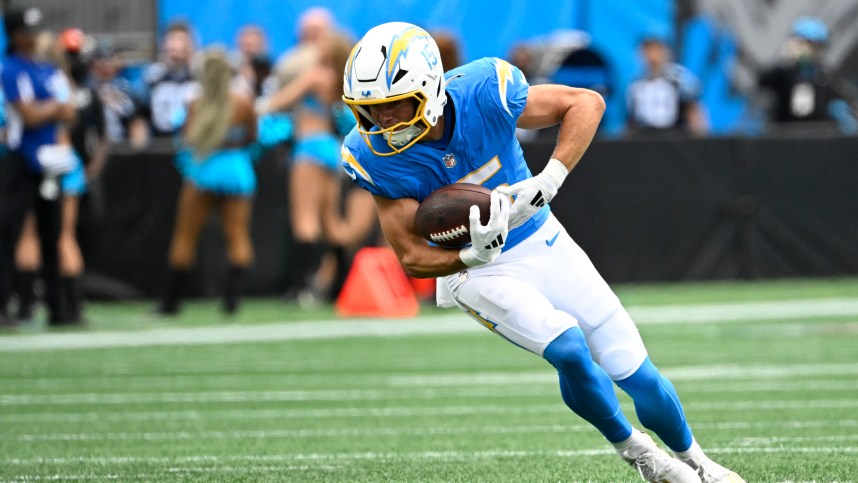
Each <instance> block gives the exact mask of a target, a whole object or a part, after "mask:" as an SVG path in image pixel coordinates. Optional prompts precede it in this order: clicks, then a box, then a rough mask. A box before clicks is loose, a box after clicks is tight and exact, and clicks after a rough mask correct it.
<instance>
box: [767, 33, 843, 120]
mask: <svg viewBox="0 0 858 483" xmlns="http://www.w3.org/2000/svg"><path fill="white" fill-rule="evenodd" d="M827 41H828V27H827V26H826V25H825V23H823V22H822V21H821V20H820V19H818V18H816V17H800V18H799V19H797V20H796V21H795V22H794V23H793V27H792V34H791V35H790V37H789V39H787V42H786V44H785V45H784V53H783V54H784V55H783V59H781V61H780V62H778V63H777V64H776V65H775V66H774V67H772V68H770V69H768V70H766V71H765V72H763V74H762V75H761V76H760V78H759V84H760V86H761V87H762V88H764V89H767V90H769V91H771V93H772V94H773V95H774V99H773V102H772V104H771V106H770V109H769V119H770V120H771V121H773V122H777V123H786V122H796V121H832V122H833V118H832V116H831V115H830V114H829V104H830V103H831V102H832V101H833V100H834V99H835V98H836V97H837V96H836V94H835V92H834V89H833V87H832V79H831V75H830V73H829V72H828V71H827V69H826V68H825V66H824V65H823V64H822V55H821V54H822V52H823V50H824V49H825V45H826V43H827Z"/></svg>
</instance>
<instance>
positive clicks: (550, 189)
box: [495, 158, 569, 229]
mask: <svg viewBox="0 0 858 483" xmlns="http://www.w3.org/2000/svg"><path fill="white" fill-rule="evenodd" d="M568 174H569V169H568V168H566V165H564V164H563V163H562V162H561V161H560V160H557V159H554V158H551V160H550V161H548V165H547V166H545V169H543V170H542V172H541V173H539V174H538V175H536V176H534V177H532V178H528V179H526V180H524V181H519V182H518V183H516V184H514V185H512V186H498V187H497V188H495V189H496V190H497V191H498V192H500V193H502V194H505V195H508V196H512V195H515V202H513V204H512V210H511V211H510V215H509V227H510V229H512V228H517V227H519V226H521V225H523V224H524V222H526V221H527V220H529V219H530V217H531V216H533V215H535V214H536V212H537V211H539V210H540V209H541V208H542V207H543V206H545V205H546V204H547V203H549V202H551V200H552V199H554V195H556V194H557V190H558V189H560V185H561V184H563V180H564V179H566V176H567V175H568Z"/></svg>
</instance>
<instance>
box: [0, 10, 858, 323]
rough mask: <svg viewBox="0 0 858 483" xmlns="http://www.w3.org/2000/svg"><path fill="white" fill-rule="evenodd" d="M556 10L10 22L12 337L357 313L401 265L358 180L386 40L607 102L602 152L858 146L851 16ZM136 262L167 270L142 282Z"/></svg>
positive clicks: (37, 16)
mask: <svg viewBox="0 0 858 483" xmlns="http://www.w3.org/2000/svg"><path fill="white" fill-rule="evenodd" d="M537 3H538V5H534V4H532V2H517V1H515V0H509V1H501V2H500V3H498V2H497V1H493V2H481V1H465V0H462V1H453V2H444V3H441V4H431V3H425V4H424V3H421V2H410V3H408V4H405V5H402V6H400V7H397V8H396V9H395V10H394V9H390V8H386V7H385V8H378V5H377V4H372V3H370V2H365V1H352V2H310V1H295V2H280V1H276V0H266V1H254V2H239V1H232V0H228V1H225V0H220V1H213V0H186V1H173V0H146V1H143V0H140V1H135V2H118V1H110V0H41V1H40V0H31V1H19V0H11V1H6V2H4V3H3V20H4V33H5V35H4V37H3V39H2V40H0V43H2V46H3V47H4V48H5V50H6V54H7V56H6V58H5V59H4V61H3V94H4V97H5V101H6V108H5V109H4V116H3V126H4V133H3V136H4V137H3V142H4V150H5V154H4V156H3V158H2V161H0V174H2V180H3V184H2V185H0V189H2V192H0V197H2V198H0V200H2V203H3V206H2V208H0V223H2V227H0V228H2V230H0V233H2V237H0V252H2V257H3V259H2V260H0V267H2V271H0V322H2V324H5V325H15V324H19V323H22V322H25V321H27V320H31V319H32V318H33V316H34V307H37V305H36V304H37V303H38V301H39V300H42V301H43V302H44V306H45V307H47V309H48V310H47V317H48V320H49V323H51V324H55V325H65V324H80V323H83V322H84V321H85V311H84V304H83V301H84V300H85V299H86V298H88V297H102V298H133V297H151V298H157V299H159V302H158V303H157V304H156V306H155V308H154V311H155V313H156V314H159V315H174V314H177V313H178V312H179V311H180V310H181V302H182V300H183V299H184V298H185V297H187V296H189V295H192V296H193V295H201V294H202V295H213V294H215V293H217V294H219V296H222V297H223V310H224V312H225V313H234V312H235V311H236V310H238V307H239V301H240V299H241V295H242V294H243V293H254V294H261V295H274V294H276V295H278V296H281V297H283V298H284V300H286V301H288V302H296V303H300V304H302V306H308V307H309V306H313V305H314V304H318V303H324V302H325V301H330V300H333V299H335V298H336V296H337V294H338V292H339V290H340V288H341V287H342V285H343V280H344V278H345V277H346V275H347V273H348V270H349V265H350V263H351V260H352V259H353V256H354V254H355V252H356V251H357V250H358V249H360V248H361V247H364V246H370V245H377V244H379V243H381V238H380V236H379V233H378V227H377V226H376V223H375V214H374V211H373V210H374V207H373V202H372V199H371V198H369V197H368V195H366V193H363V192H361V191H358V190H353V189H351V186H350V184H349V183H348V180H347V179H345V180H344V179H343V177H342V176H341V170H340V168H339V140H340V139H341V138H342V136H343V135H345V133H347V132H348V131H349V130H350V129H351V126H352V125H353V124H354V119H353V118H352V117H351V114H350V113H349V112H347V111H346V110H344V109H343V106H342V105H341V103H340V102H339V96H340V95H341V82H342V74H341V73H342V70H343V66H344V64H345V62H346V59H347V57H348V54H349V52H350V49H351V46H352V45H353V42H354V40H355V39H356V38H358V37H359V36H360V35H361V34H362V33H363V32H365V31H366V30H367V29H369V28H370V27H372V26H373V25H375V24H378V23H381V22H385V21H391V20H402V21H409V22H413V23H416V24H418V25H421V26H423V27H424V28H426V29H427V30H429V31H430V32H431V33H432V34H433V36H434V38H435V39H436V41H437V42H438V44H439V47H440V49H441V52H442V62H443V64H444V66H445V68H446V69H448V70H449V69H451V68H453V67H456V66H458V65H460V64H462V63H465V62H468V61H471V60H475V59H477V58H480V57H483V56H497V57H503V58H506V59H507V60H509V61H510V62H511V63H513V64H515V65H516V66H518V67H519V68H520V69H521V70H522V71H523V72H524V73H525V74H526V76H527V78H528V80H529V82H530V83H531V84H538V83H549V82H550V83H561V84H568V85H572V86H577V87H586V88H590V89H594V90H596V91H598V92H600V93H601V94H602V95H603V96H604V97H605V99H606V102H607V105H608V109H607V111H606V114H605V118H604V120H603V123H602V126H601V128H600V133H599V142H622V141H624V140H631V139H685V138H690V139H699V138H718V137H736V136H740V137H760V136H766V135H771V134H773V133H784V132H785V133H789V132H799V131H800V132H802V133H809V132H814V133H829V134H831V135H837V136H851V135H854V134H856V133H858V123H856V112H858V48H856V47H858V45H856V44H858V5H856V4H855V2H852V1H851V0H843V1H835V0H830V1H811V0H806V1H775V2H759V1H755V0H730V1H707V0H696V1H695V0H687V1H671V0H646V1H640V2H620V1H607V2H606V1H595V0H555V1H549V2H537ZM442 6H443V8H442ZM16 59H17V60H16ZM21 59H23V60H21ZM21 72H27V73H28V75H29V76H30V77H31V78H32V79H33V80H32V84H33V85H27V86H22V85H21V81H20V75H21ZM57 73H60V74H61V75H60V77H63V78H65V79H67V85H64V86H62V87H58V85H60V84H62V83H60V82H58V81H56V79H57V78H58V77H57V76H56V75H55V74H57ZM71 110H73V111H74V112H69V111H71ZM45 129H49V130H51V134H50V136H51V139H49V140H48V141H45V140H44V139H43V140H41V141H39V140H38V139H37V138H38V137H39V135H40V134H39V132H41V133H42V134H44V132H45V131H44V130H45ZM553 135H554V133H552V132H551V130H545V131H543V132H526V131H520V132H519V136H520V139H521V140H522V142H523V143H524V144H526V143H538V142H539V141H540V140H541V139H543V140H544V139H550V138H551V137H552V136H553ZM28 143H29V144H28ZM32 143H36V144H32ZM45 145H48V146H59V147H62V146H71V155H70V156H64V155H63V154H62V153H65V151H62V152H61V153H60V154H58V155H57V157H55V158H50V159H51V160H47V158H46V157H45V156H42V154H43V153H41V154H40V153H37V151H38V149H37V148H40V147H42V146H45ZM28 150H32V151H33V153H32V154H30V153H29V151H28ZM17 155H20V156H22V158H21V160H22V163H23V165H26V166H29V168H25V169H24V170H23V171H22V172H20V173H19V172H17V171H15V170H12V169H10V168H9V167H8V166H9V165H12V164H14V163H15V161H14V160H15V156H17ZM165 157H166V158H169V159H170V161H171V163H170V166H171V167H170V171H169V173H167V172H166V171H165V170H164V169H163V168H158V169H160V171H158V169H156V168H155V167H154V163H155V162H157V160H163V159H164V158H165ZM31 158H32V159H31ZM54 159H55V161H52V160H54ZM129 160H134V164H133V165H132V164H131V162H130V161H129ZM162 164H163V163H162ZM27 169H29V171H27ZM108 172H111V173H113V174H112V175H105V173H108ZM152 173H160V174H152ZM129 179H130V180H129ZM34 180H35V181H34ZM111 180H117V181H111ZM25 181H26V182H25ZM48 181H50V182H48ZM111 182H113V183H114V184H113V185H112V186H110V185H109V183H111ZM51 183H53V184H54V185H56V186H54V185H52V184H51ZM141 183H146V186H145V188H141ZM263 192H264V193H263ZM132 198H133V201H132V200H131V199H132ZM263 200H264V202H265V203H264V204H262V205H261V204H260V201H263ZM123 203H125V204H127V205H128V208H127V209H126V210H125V213H126V214H125V215H124V217H123V218H122V219H121V220H120V219H117V218H116V217H114V218H111V215H110V213H113V212H115V211H116V210H117V206H118V205H121V204H123ZM144 206H145V209H144V208H142V207H144ZM135 210H136V211H135ZM129 212H130V213H131V214H128V213H129ZM129 219H133V221H129ZM212 219H214V220H215V221H211V220H212ZM260 220H263V222H262V223H260ZM212 223H214V224H216V229H217V230H218V231H220V232H221V233H222V237H220V239H221V240H223V241H222V242H212V241H210V240H209V238H211V237H207V236H206V232H207V231H208V230H211V229H212V226H211V225H212ZM263 224H264V226H263ZM155 232H159V233H160V232H167V233H168V235H166V236H162V237H154V238H153V237H150V236H148V235H151V234H152V233H155ZM106 233H107V234H106ZM117 233H118V234H117ZM272 237H275V238H276V239H277V240H278V242H277V243H274V244H273V245H274V247H273V248H271V249H269V248H266V249H263V250H260V247H259V246H256V243H255V241H257V240H259V239H261V238H267V239H268V240H270V239H271V238H272ZM130 239H135V240H136V242H135V243H127V244H126V242H128V240H130ZM268 245H269V246H270V245H272V244H271V243H268ZM135 257H136V258H137V260H138V261H139V260H140V259H145V260H147V261H149V260H160V263H158V264H157V265H158V266H157V267H153V266H147V267H146V270H145V272H146V273H135V272H134V271H135V270H138V269H139V265H135V264H133V263H131V261H133V260H134V259H135ZM212 264H213V265H217V266H218V267H222V268H217V269H215V270H213V271H211V272H208V273H214V274H216V275H217V276H216V277H206V276H202V277H200V276H196V277H194V275H193V274H194V273H199V271H200V270H201V269H200V265H212ZM93 265H95V266H101V267H109V269H108V270H103V271H101V272H100V273H99V272H98V270H95V271H90V270H88V267H90V266H93ZM147 265H151V264H148V263H147ZM195 270H196V271H197V272H195ZM249 271H256V272H257V275H256V276H248V272H249ZM262 272H264V273H265V274H267V275H265V276H260V275H259V273H262ZM424 295H426V296H429V295H431V294H426V293H424Z"/></svg>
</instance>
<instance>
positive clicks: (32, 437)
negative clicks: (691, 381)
mask: <svg viewBox="0 0 858 483" xmlns="http://www.w3.org/2000/svg"><path fill="white" fill-rule="evenodd" d="M836 423H837V422H836V421H833V422H832V424H830V425H828V426H831V425H836ZM853 423H854V420H853ZM750 424H751V423H748V422H731V423H717V426H716V425H714V424H706V423H703V424H695V425H694V428H695V429H697V430H701V429H709V430H712V429H726V430H729V431H735V430H736V429H745V430H749V429H751V428H750ZM725 426H727V427H726V428H725ZM756 426H757V427H758V428H779V429H784V428H791V427H792V426H791V425H789V424H788V423H787V422H775V423H770V424H763V423H759V424H757V425H756ZM853 426H854V424H853ZM803 427H807V425H804V426H803ZM838 427H839V425H838ZM591 431H593V427H592V426H590V425H585V424H578V425H549V426H540V425H536V426H475V427H461V426H456V427H430V428H402V427H373V428H325V429H279V430H257V431H251V430H239V431H163V432H152V431H146V432H119V433H107V432H99V433H28V434H8V435H0V441H18V442H34V441H181V440H214V439H285V438H289V439H299V438H344V437H348V438H358V437H378V436H415V437H421V436H438V435H447V436H449V435H477V434H493V435H494V434H533V433H540V434H545V433H586V432H591ZM843 441H858V435H855V434H850V435H829V436H789V437H771V438H769V437H765V438H764V437H743V438H741V439H740V440H739V446H742V447H746V446H772V445H775V444H785V443H799V442H801V443H820V442H843Z"/></svg>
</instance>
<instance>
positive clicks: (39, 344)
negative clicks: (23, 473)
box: [0, 298, 858, 352]
mask: <svg viewBox="0 0 858 483" xmlns="http://www.w3.org/2000/svg"><path fill="white" fill-rule="evenodd" d="M629 312H630V313H631V315H632V317H633V318H634V319H635V321H636V322H637V323H638V324H640V325H650V324H652V325H655V324H692V323H696V324H712V323H718V322H735V321H745V320H748V321H751V320H790V319H805V318H814V317H831V316H858V299H850V298H832V299H809V300H778V301H765V302H742V303H726V304H695V305H691V304H685V305H663V306H631V307H629ZM356 322H359V323H356ZM481 330H485V329H484V328H482V327H480V326H479V325H478V324H474V323H472V322H471V321H470V319H467V318H465V317H464V316H463V315H462V314H461V313H459V312H458V311H456V310H450V313H449V315H440V316H432V317H417V318H415V319H405V320H402V319H399V320H390V319H372V318H367V319H358V320H357V321H356V320H355V319H351V320H327V321H313V322H283V323H272V324H260V325H233V326H225V327H224V326H205V327H193V328H158V329H151V330H141V331H121V332H120V331H103V332H81V333H60V334H52V333H45V334H27V335H4V336H0V352H19V351H33V350H58V349H66V350H68V349H97V348H106V347H145V346H167V345H201V344H233V343H241V342H259V341H282V340H306V339H334V338H347V337H399V336H406V335H427V334H428V335H434V334H451V333H464V332H478V331H481ZM131 334H133V336H131Z"/></svg>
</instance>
